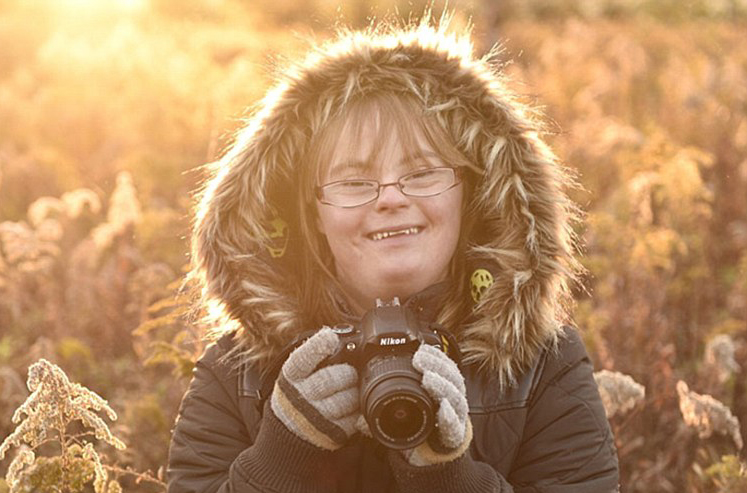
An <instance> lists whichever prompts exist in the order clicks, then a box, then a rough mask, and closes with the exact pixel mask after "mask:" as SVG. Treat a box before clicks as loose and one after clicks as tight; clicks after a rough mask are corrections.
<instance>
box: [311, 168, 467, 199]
mask: <svg viewBox="0 0 747 493" xmlns="http://www.w3.org/2000/svg"><path fill="white" fill-rule="evenodd" d="M426 169H428V170H434V169H450V170H451V171H452V172H453V173H454V183H452V184H451V185H449V186H448V187H447V188H445V189H444V190H441V191H440V192H437V193H430V194H427V195H414V194H411V193H407V192H405V191H404V189H403V188H404V185H403V184H402V180H404V179H405V178H407V177H408V176H410V175H412V174H414V173H420V172H423V171H425V170H424V169H417V170H413V171H410V172H409V173H405V174H404V175H402V176H400V177H399V178H398V179H397V181H391V182H389V183H379V181H378V180H336V181H331V182H329V183H325V184H324V185H317V186H316V187H314V193H315V194H316V199H317V200H318V201H319V202H321V203H322V204H325V205H331V206H333V207H340V208H342V209H353V208H355V207H361V206H364V205H366V204H370V203H371V202H375V201H376V200H377V199H378V198H379V196H380V195H381V189H382V188H384V187H389V186H392V185H396V186H397V188H398V189H399V191H400V193H401V194H402V195H404V196H406V197H435V196H436V195H441V194H442V193H444V192H447V191H449V190H451V189H452V188H454V187H455V186H457V185H459V184H460V183H462V177H463V175H464V166H434V167H433V168H426ZM349 181H356V182H365V183H372V184H376V185H377V188H376V195H375V196H374V197H373V198H371V199H370V200H367V201H365V202H362V203H360V204H355V205H339V204H333V203H331V202H327V201H325V200H324V199H323V196H324V189H325V188H326V187H329V186H330V185H337V184H338V183H345V182H349Z"/></svg>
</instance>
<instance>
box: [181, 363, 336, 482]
mask: <svg viewBox="0 0 747 493" xmlns="http://www.w3.org/2000/svg"><path fill="white" fill-rule="evenodd" d="M217 353H218V351H217V350H216V349H215V348H211V349H208V351H207V352H206V354H205V356H203V358H201V360H200V361H199V362H198V363H197V365H196V368H195V372H194V375H193V378H192V381H191V383H190V385H189V388H188V390H187V392H186V394H185V396H184V398H183V399H182V403H181V406H180V409H179V416H178V418H177V421H176V426H175V429H174V432H173V435H172V438H171V446H170V450H169V463H168V479H169V481H168V493H260V492H261V493H286V492H287V493H316V492H318V491H325V489H326V488H327V486H328V485H326V484H325V482H324V478H319V477H318V476H317V475H316V474H317V471H318V470H319V464H320V463H322V464H323V463H325V461H327V462H328V461H329V460H330V458H329V457H328V455H330V454H332V453H333V452H327V451H324V450H322V449H319V448H317V447H315V446H313V445H311V444H309V443H306V442H305V441H303V440H302V439H300V438H298V437H296V436H295V435H294V434H293V433H291V432H290V431H288V430H287V429H286V428H285V426H283V424H282V423H281V422H280V421H279V420H278V419H277V418H275V416H274V414H273V413H272V411H271V410H270V409H269V404H267V407H266V408H265V412H264V413H263V414H264V417H263V416H262V414H260V413H259V411H258V410H257V409H256V408H255V407H254V406H246V409H244V412H243V413H242V410H241V409H240V407H239V402H238V399H239V398H238V396H237V395H236V394H237V393H236V390H235V388H233V386H235V385H236V378H222V377H221V376H219V375H223V374H224V373H226V372H224V371H221V368H220V366H221V365H219V364H218V363H217V362H216V360H217V359H218V358H217Z"/></svg>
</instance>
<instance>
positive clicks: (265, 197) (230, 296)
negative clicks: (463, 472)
mask: <svg viewBox="0 0 747 493" xmlns="http://www.w3.org/2000/svg"><path fill="white" fill-rule="evenodd" d="M431 24H432V23H431V22H430V20H429V19H427V18H426V19H424V20H423V21H421V22H420V23H419V24H413V25H410V26H406V27H404V28H402V27H391V26H388V27H383V28H381V27H380V28H378V29H370V30H368V31H366V32H344V33H341V34H340V35H339V36H338V37H337V38H336V39H335V40H334V41H332V42H330V43H328V44H325V45H322V46H320V47H318V48H317V49H316V50H315V51H313V52H312V53H311V54H310V55H309V56H308V58H307V59H306V60H305V61H304V62H302V63H300V64H298V65H296V66H295V67H293V68H291V69H289V70H287V71H286V72H285V74H284V78H283V79H282V80H281V81H280V82H279V83H278V85H277V86H276V87H275V88H274V89H273V90H272V91H270V92H269V93H268V95H267V97H266V98H265V99H264V100H263V101H262V102H261V104H260V106H259V108H258V111H257V112H256V113H255V114H254V116H253V117H252V118H251V119H250V121H249V123H248V125H247V126H246V128H245V129H243V130H242V131H241V132H240V133H239V134H238V137H237V139H236V142H235V143H234V145H233V146H232V148H231V149H230V150H229V151H228V153H227V154H226V155H225V156H224V157H223V158H221V159H220V160H219V161H218V162H216V163H214V168H213V170H212V174H211V176H210V177H209V180H208V181H207V183H206V186H205V188H204V190H203V192H202V195H201V198H200V202H199V206H198V209H197V215H196V218H195V225H194V234H193V245H192V248H193V266H194V270H193V274H194V275H195V276H196V277H197V278H198V279H199V280H200V281H201V283H202V287H203V291H204V294H205V296H206V298H207V299H209V300H214V301H216V300H217V301H218V302H219V304H220V305H221V306H222V307H223V310H224V312H225V313H226V314H227V315H228V316H229V317H230V318H232V319H233V320H234V321H237V322H239V323H240V325H241V328H240V331H239V333H240V334H241V335H240V346H241V350H242V351H243V354H244V355H245V356H247V357H248V358H250V359H253V360H262V359H263V358H266V357H269V356H271V355H274V354H276V353H277V352H278V351H279V350H280V349H281V348H282V347H283V346H284V345H285V344H286V343H287V342H289V341H290V340H291V339H292V338H293V337H295V335H296V334H297V333H298V332H299V330H300V328H299V317H300V315H299V313H300V311H299V302H298V295H297V292H296V291H297V288H296V286H295V283H294V282H293V275H294V273H295V272H297V270H296V266H294V263H293V262H294V258H297V256H298V251H297V250H298V249H299V248H303V242H302V241H300V238H298V236H297V235H298V228H297V224H296V223H295V222H294V221H295V219H294V215H295V214H294V210H295V209H294V206H293V205H292V204H295V202H294V200H296V199H295V197H294V196H293V192H292V191H293V190H294V187H293V186H291V184H292V183H293V181H294V180H297V179H298V178H297V177H298V175H299V169H300V168H299V167H300V166H303V163H304V159H303V158H302V157H303V156H304V155H305V154H306V152H307V151H308V148H309V141H310V135H313V132H315V131H318V129H319V128H322V127H323V125H324V124H325V123H326V121H327V120H328V119H329V118H330V117H331V115H332V113H333V112H334V111H336V110H337V109H339V108H340V107H344V106H345V105H346V104H349V102H350V101H352V100H353V99H354V98H355V97H356V96H359V95H361V94H364V93H367V92H370V91H373V90H379V91H380V90H382V89H384V90H387V91H395V92H401V93H405V94H408V95H410V96H412V97H414V98H416V100H417V101H419V102H421V103H422V105H423V108H424V109H425V111H426V112H430V113H432V114H434V115H437V117H438V119H439V121H441V122H443V123H444V124H445V126H446V128H447V132H448V133H449V134H450V135H451V136H452V137H453V141H454V143H456V146H457V148H458V149H459V150H460V151H461V152H462V153H463V154H464V155H465V156H466V157H467V158H468V159H469V160H470V161H472V162H473V163H475V164H476V166H477V167H478V168H480V169H481V170H482V171H483V174H482V177H481V178H480V182H479V183H478V184H477V185H476V186H475V189H474V191H473V194H472V197H471V198H470V200H471V201H472V207H471V209H472V210H474V211H476V214H477V218H476V221H477V222H476V223H477V227H476V228H474V231H475V234H474V237H472V238H469V245H470V249H469V252H468V256H469V258H470V259H471V262H472V263H471V264H470V265H472V267H470V271H469V273H468V276H467V277H468V278H467V279H464V280H463V282H465V283H472V284H471V288H472V294H473V295H474V297H475V299H476V300H479V302H477V303H476V304H475V311H474V316H473V317H472V321H471V322H470V323H469V324H468V325H467V326H466V327H463V328H462V330H461V332H460V334H459V335H460V346H461V348H462V352H463V354H464V356H465V358H466V361H467V362H472V363H476V364H479V365H480V366H481V367H482V368H484V369H486V370H489V371H491V372H495V373H496V374H497V375H498V376H499V379H500V381H501V382H502V383H510V382H511V381H513V380H514V378H515V377H516V376H517V375H518V372H520V371H522V370H523V369H524V368H525V367H526V366H527V365H529V364H531V362H532V361H533V360H534V359H535V357H536V356H537V354H538V352H539V351H540V350H541V349H543V348H546V347H551V346H553V345H554V344H555V342H556V340H557V337H558V334H559V333H560V332H561V329H560V324H561V323H562V320H563V319H564V317H565V312H564V310H563V306H564V304H565V301H567V294H568V293H567V292H568V289H567V284H568V281H569V280H571V279H573V277H574V274H575V273H576V272H577V271H578V266H577V263H576V261H575V260H574V241H573V237H572V233H571V230H570V225H569V223H570V221H571V220H573V218H574V217H575V208H574V207H573V204H572V203H571V202H570V201H569V200H568V198H567V196H566V195H565V193H564V191H563V190H564V188H565V187H566V186H567V185H568V184H569V182H570V180H569V178H568V176H567V174H566V173H565V172H564V170H563V168H562V167H561V166H560V165H559V163H558V162H557V159H556V158H555V156H554V155H553V153H552V152H551V151H550V150H549V149H548V147H547V146H546V145H545V144H544V143H543V141H542V140H541V139H540V131H541V128H540V125H539V123H538V121H539V120H538V119H537V118H536V115H535V113H534V112H533V111H531V110H530V109H529V108H527V107H526V106H524V105H522V104H521V103H520V102H519V101H518V100H517V98H516V97H515V96H514V94H513V93H512V92H511V91H510V90H509V89H508V88H507V87H506V84H505V81H504V76H503V74H501V73H500V70H499V69H498V68H497V67H496V66H494V65H492V64H491V60H490V55H489V56H487V57H484V58H476V57H474V56H473V54H472V50H473V49H472V45H471V44H470V42H469V40H468V39H467V36H459V35H455V34H449V33H448V32H447V27H448V20H444V19H442V20H441V22H440V23H438V24H439V25H438V26H437V27H433V26H432V25H431ZM306 329H308V327H306Z"/></svg>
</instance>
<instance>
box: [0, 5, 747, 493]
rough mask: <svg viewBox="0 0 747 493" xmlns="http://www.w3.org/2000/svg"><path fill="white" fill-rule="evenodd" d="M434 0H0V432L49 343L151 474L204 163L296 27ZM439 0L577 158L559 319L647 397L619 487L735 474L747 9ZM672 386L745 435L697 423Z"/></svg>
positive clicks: (624, 422) (125, 459)
mask: <svg viewBox="0 0 747 493" xmlns="http://www.w3.org/2000/svg"><path fill="white" fill-rule="evenodd" d="M430 5H431V7H432V9H433V12H434V17H438V16H439V15H440V13H441V11H442V9H443V4H442V3H439V2H435V3H431V4H430ZM425 8H426V4H425V2H419V1H416V0H414V1H409V2H405V1H396V0H381V1H380V2H373V1H367V0H349V1H346V2H342V3H341V2H339V1H337V0H178V1H177V0H0V439H1V438H3V437H5V436H6V435H8V434H9V433H11V432H12V431H13V429H14V428H15V424H13V423H12V422H11V416H12V414H13V411H14V409H15V408H17V407H18V406H19V405H20V404H21V403H22V402H23V401H24V399H25V398H26V397H27V395H28V390H27V389H26V384H25V380H26V371H27V368H28V367H29V365H31V364H32V363H34V362H35V361H37V360H38V359H40V358H45V359H48V360H49V361H53V362H55V363H57V364H58V365H59V366H60V367H61V368H62V369H63V370H64V371H65V372H66V373H67V374H68V376H69V377H70V379H71V380H74V381H77V382H80V383H81V384H83V385H85V386H87V387H88V388H90V389H92V390H94V391H95V392H97V393H98V394H100V395H101V396H103V397H104V398H106V399H107V400H108V401H109V403H110V405H111V406H112V407H113V408H114V409H115V410H116V411H117V413H118V414H119V419H118V420H117V421H116V422H114V423H112V424H111V429H112V431H113V432H114V433H115V434H116V435H117V436H119V437H120V438H122V439H123V440H124V441H125V442H126V443H127V444H128V448H127V449H126V450H125V451H121V452H115V451H114V450H113V449H112V450H106V449H104V452H106V453H107V454H108V457H109V460H110V461H111V462H112V463H116V464H117V465H118V466H120V467H122V468H132V469H134V470H138V471H151V473H152V475H153V476H154V477H161V478H162V467H163V465H164V464H165V460H166V454H167V448H168V441H169V434H170V429H171V426H172V424H173V420H174V417H175V414H176V410H177V407H178V404H179V400H180V398H181V395H182V393H183V392H184V389H185V387H186V384H187V382H188V379H189V374H190V370H191V367H192V364H193V362H194V360H195V358H196V357H197V356H198V355H199V354H200V352H201V351H202V349H203V346H204V343H203V342H201V340H200V334H201V331H202V330H204V328H205V327H202V326H201V325H200V323H198V322H196V321H195V320H193V319H190V317H189V316H188V315H189V312H188V309H187V306H188V301H189V300H188V299H187V298H186V295H184V294H180V292H179V288H180V286H181V284H182V283H181V279H182V276H183V273H184V270H185V268H186V265H187V263H188V256H187V250H188V241H187V236H188V234H189V220H190V219H189V214H190V212H189V208H190V204H191V203H192V197H191V191H192V190H194V189H195V188H196V187H197V186H198V184H199V183H200V181H201V179H202V178H203V176H204V175H203V173H202V169H201V166H202V165H203V164H205V163H207V162H210V161H212V160H214V159H216V157H218V156H219V155H220V153H221V152H222V151H223V150H224V149H225V148H226V146H227V145H228V143H230V138H231V134H232V132H233V131H234V130H235V129H237V128H238V127H239V126H240V125H241V122H242V118H244V117H246V116H248V115H250V114H251V111H252V104H254V103H256V102H257V100H258V99H259V98H260V97H261V95H262V94H263V92H264V91H265V90H266V89H267V88H268V87H269V86H270V85H271V84H272V81H273V74H274V73H275V72H276V70H277V69H278V68H282V67H283V66H285V65H286V64H287V63H288V60H292V59H294V58H295V57H297V56H299V55H301V54H303V53H304V52H305V50H306V48H308V46H309V43H310V41H312V40H323V39H325V38H327V37H329V36H330V34H331V33H332V31H333V30H334V28H335V26H337V25H340V24H343V25H349V26H353V27H363V26H365V25H367V24H368V23H369V22H370V20H371V19H372V18H382V17H386V16H387V15H392V14H397V15H398V16H399V17H400V18H405V19H406V18H408V16H410V15H413V16H415V17H418V16H419V15H421V14H422V12H423V11H424V9H425ZM449 8H450V9H453V10H454V11H455V19H454V20H453V25H454V26H457V27H458V26H463V25H467V24H469V23H471V24H472V25H473V28H472V29H473V39H474V41H475V48H476V51H477V52H478V53H479V54H483V53H486V52H487V51H488V50H489V49H490V47H491V46H493V45H495V44H496V43H497V44H499V45H500V46H501V49H500V50H499V52H498V54H497V55H496V58H495V61H496V63H498V64H500V65H502V67H503V70H504V71H505V72H506V73H507V74H508V75H510V76H511V77H512V80H513V82H512V83H511V84H512V87H513V88H514V89H515V90H516V91H517V92H518V93H519V94H521V95H522V98H523V99H524V100H525V101H527V102H528V103H530V104H533V105H535V106H538V107H540V108H541V109H542V111H543V112H544V113H545V114H546V115H547V117H548V121H549V122H550V125H549V129H550V132H549V134H548V135H547V136H546V138H547V140H548V141H549V142H550V143H551V145H552V146H553V147H554V149H555V150H556V151H557V153H558V154H559V155H560V156H561V158H562V160H563V161H564V162H565V163H566V164H567V166H569V167H570V168H572V169H574V170H576V171H577V172H578V180H579V182H580V183H581V185H582V187H580V188H579V189H575V190H572V191H571V193H572V195H573V198H574V199H575V200H576V201H577V202H578V203H579V204H580V206H581V208H582V209H583V210H584V211H585V213H586V218H585V222H584V224H583V225H582V226H579V230H578V233H579V235H580V236H581V238H583V240H584V244H585V246H584V252H583V258H582V261H583V263H584V265H585V266H586V268H587V269H588V275H587V276H586V277H585V279H584V285H583V286H579V287H578V288H577V293H576V294H577V296H576V299H577V305H576V307H575V323H576V324H577V325H578V326H579V327H580V328H581V329H582V331H583V335H584V339H585V341H586V344H587V347H588V350H589V352H590V354H591V356H592V358H593V359H594V363H595V365H596V368H597V369H598V370H602V369H606V370H611V371H616V372H621V373H623V374H626V375H629V376H631V377H632V378H633V379H634V380H635V381H637V382H638V383H640V384H641V385H643V386H644V387H645V392H646V393H645V398H643V399H642V400H640V401H638V402H636V403H635V405H634V406H633V407H632V409H625V410H624V411H625V412H619V413H617V414H615V415H611V416H610V420H611V423H612V425H613V428H614V430H615V433H616V437H617V445H618V450H619V456H620V464H621V481H622V488H623V491H629V492H675V491H676V492H681V491H688V492H690V491H693V492H700V491H703V492H711V491H713V492H715V491H718V492H727V491H728V492H732V491H733V492H738V491H739V492H744V491H747V471H746V470H745V465H744V460H745V452H744V449H740V448H739V442H740V441H741V442H744V441H745V440H747V426H745V425H744V424H745V423H747V357H746V356H747V1H746V0H658V1H657V0H555V1H553V0H464V1H457V0H452V1H451V2H450V3H449ZM680 380H682V381H683V382H686V383H687V385H688V386H689V388H690V390H692V391H695V392H698V393H700V394H708V395H711V396H713V397H714V398H715V399H717V400H718V402H719V403H721V404H722V405H723V408H724V409H722V411H724V412H726V411H727V410H730V412H731V413H732V414H733V416H734V417H736V418H737V419H738V420H739V421H740V422H741V423H742V424H743V426H742V429H741V430H740V429H737V430H736V431H735V430H734V428H733V427H732V428H728V427H726V428H724V427H721V428H719V425H718V423H717V422H716V421H717V420H716V418H713V417H712V418H710V419H711V422H707V423H705V424H704V423H700V424H699V427H693V426H688V425H692V424H693V423H692V419H691V420H689V421H688V420H686V419H683V413H684V411H682V410H681V396H678V392H677V389H676V386H677V382H678V381H680ZM707 420H708V419H706V421H707ZM709 427H710V428H709ZM722 428H723V429H722ZM709 429H710V432H709ZM50 453H54V450H51V451H50ZM9 459H10V457H8V458H6V460H5V461H3V462H1V463H0V477H2V476H3V475H4V473H5V471H6V469H7V467H8V462H9ZM122 485H123V486H124V487H125V491H163V488H162V487H161V486H159V485H158V484H156V483H147V482H141V483H140V484H136V482H135V481H134V480H127V479H126V478H125V479H123V480H122ZM6 489H7V486H4V482H3V481H2V480H0V492H3V491H4V490H6ZM89 489H90V488H89ZM86 491H89V490H86ZM90 491H93V490H90Z"/></svg>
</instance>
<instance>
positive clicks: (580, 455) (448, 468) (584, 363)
mask: <svg viewBox="0 0 747 493" xmlns="http://www.w3.org/2000/svg"><path fill="white" fill-rule="evenodd" d="M542 375H543V376H542V378H541V379H540V383H539V384H538V386H537V388H536V390H535V392H534V394H533V395H532V396H531V397H530V403H529V409H528V413H527V418H526V424H525V428H524V430H523V436H522V441H521V444H520V446H519V450H518V453H517V456H516V459H515V461H514V464H513V467H512V468H511V472H510V473H509V475H508V477H507V478H504V477H503V476H502V475H501V474H499V473H498V472H497V471H496V470H495V469H493V468H492V467H491V466H490V465H488V464H486V463H483V462H479V461H476V460H473V459H472V457H471V456H470V454H469V452H468V453H467V454H465V455H464V456H462V457H461V458H460V459H458V460H456V461H453V462H449V463H446V464H438V465H433V466H426V467H414V466H411V465H410V464H408V463H407V462H406V461H405V460H404V459H403V458H402V457H401V454H397V453H393V452H390V454H389V460H390V464H391V467H392V472H393V473H394V476H395V479H396V481H397V486H398V489H399V490H400V491H403V492H404V491H407V492H423V493H426V492H427V493H431V492H433V491H439V492H444V493H447V492H448V493H452V492H453V493H611V492H616V491H618V480H619V478H618V476H619V473H618V464H617V453H616V451H615V447H614V440H613V438H612V433H611V431H610V427H609V423H608V421H607V417H606V414H605V412H604V408H603V406H602V402H601V399H600V397H599V392H598V390H597V386H596V383H595V381H594V377H593V372H592V365H591V362H590V360H589V358H588V356H587V354H586V350H585V349H584V347H583V343H582V342H581V339H580V338H579V336H578V333H577V332H576V331H575V330H572V329H567V330H566V334H565V337H563V339H562V340H561V343H560V345H559V348H558V351H557V352H556V353H554V354H552V355H548V358H547V360H546V363H545V367H544V369H543V373H542Z"/></svg>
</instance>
